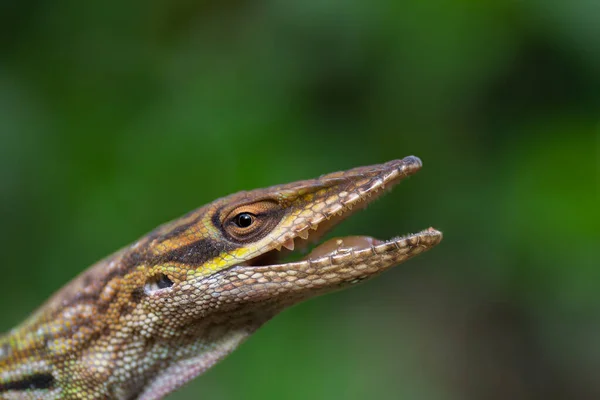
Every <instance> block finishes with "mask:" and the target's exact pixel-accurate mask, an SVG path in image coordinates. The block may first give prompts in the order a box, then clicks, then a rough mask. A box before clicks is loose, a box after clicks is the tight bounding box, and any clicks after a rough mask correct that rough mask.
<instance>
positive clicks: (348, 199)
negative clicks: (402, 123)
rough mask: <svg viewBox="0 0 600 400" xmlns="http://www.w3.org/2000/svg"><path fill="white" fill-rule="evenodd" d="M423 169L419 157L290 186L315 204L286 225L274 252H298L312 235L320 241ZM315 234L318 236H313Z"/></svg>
mask: <svg viewBox="0 0 600 400" xmlns="http://www.w3.org/2000/svg"><path fill="white" fill-rule="evenodd" d="M422 166H423V163H422V162H421V160H420V159H419V158H418V157H415V156H408V157H405V158H403V159H400V160H393V161H389V162H387V163H385V164H377V165H372V166H366V167H358V168H353V169H350V170H347V171H340V172H334V173H331V174H327V175H323V176H321V177H320V178H318V179H315V180H311V181H303V182H299V183H296V184H290V185H289V186H288V188H286V189H287V190H289V191H290V192H292V191H294V192H297V191H299V190H302V191H305V192H307V193H308V194H309V195H310V196H311V201H310V202H308V203H307V204H306V205H304V206H303V207H302V208H301V209H299V210H298V212H296V213H295V214H293V215H292V216H291V217H288V218H287V220H286V221H284V222H283V224H282V225H283V226H282V228H283V233H282V234H281V235H280V237H279V238H278V239H277V240H275V241H273V242H272V243H271V245H270V246H269V247H270V249H278V250H280V249H281V247H286V248H288V249H289V250H294V247H295V245H294V240H295V239H298V238H300V239H305V240H306V239H307V237H308V236H309V235H310V237H311V239H313V240H317V239H319V238H320V237H321V236H322V235H323V234H325V233H326V232H327V231H328V230H329V229H331V228H332V227H334V226H335V225H337V224H338V223H340V222H341V221H342V220H344V219H346V218H348V217H349V216H350V215H352V214H353V213H354V212H356V211H357V210H360V209H362V208H364V207H366V206H367V204H369V203H370V202H372V201H373V200H375V199H376V198H378V197H379V196H380V195H381V194H383V193H384V189H388V190H390V189H391V188H392V187H394V186H395V185H396V184H398V183H399V182H400V181H401V180H403V179H404V178H407V177H409V176H411V175H413V174H415V173H416V172H417V171H419V170H420V169H421V167H422ZM284 192H285V190H284ZM313 230H314V231H316V232H311V231H313Z"/></svg>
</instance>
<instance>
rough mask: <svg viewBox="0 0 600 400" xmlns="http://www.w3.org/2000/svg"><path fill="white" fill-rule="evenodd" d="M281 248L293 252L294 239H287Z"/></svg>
mask: <svg viewBox="0 0 600 400" xmlns="http://www.w3.org/2000/svg"><path fill="white" fill-rule="evenodd" d="M283 247H285V248H286V249H288V250H294V239H288V240H286V241H285V243H283Z"/></svg>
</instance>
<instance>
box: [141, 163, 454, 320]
mask: <svg viewBox="0 0 600 400" xmlns="http://www.w3.org/2000/svg"><path fill="white" fill-rule="evenodd" d="M421 166H422V164H421V160H420V159H419V158H417V157H414V156H410V157H406V158H404V159H402V160H395V161H390V162H388V163H385V164H380V165H374V166H368V167H359V168H354V169H351V170H348V171H342V172H335V173H331V174H327V175H323V176H321V177H319V178H317V179H313V180H305V181H299V182H294V183H290V184H285V185H279V186H273V187H270V188H266V189H258V190H253V191H248V192H240V193H236V194H234V195H231V196H228V197H224V198H222V199H219V200H217V201H215V202H214V203H212V204H210V205H208V206H206V207H204V208H202V209H200V210H199V211H197V212H195V213H191V214H190V215H188V216H186V217H184V218H183V219H181V220H179V221H177V222H175V223H174V224H169V225H166V226H164V227H161V228H159V229H158V230H157V232H156V233H155V235H154V239H153V240H152V242H151V245H150V246H149V248H151V249H152V250H153V251H154V252H155V257H156V260H157V261H158V262H155V263H154V264H155V268H154V269H152V268H151V269H148V270H147V278H148V279H149V280H148V281H147V282H148V283H147V284H146V295H148V296H149V297H151V298H152V296H156V298H157V300H159V299H161V298H163V297H164V296H173V295H180V296H184V294H185V298H187V299H188V301H189V303H194V304H197V303H201V304H202V307H192V308H193V309H195V310H197V312H198V314H199V315H200V316H202V315H205V314H206V313H209V312H211V311H213V310H217V309H226V310H229V309H231V308H240V309H243V310H245V311H252V309H253V308H256V309H257V310H258V309H260V311H261V312H265V313H267V314H269V313H272V314H274V313H276V312H277V311H278V310H280V309H281V308H284V307H286V306H289V305H291V304H293V303H296V302H298V301H301V300H303V299H305V298H308V297H313V296H315V295H319V294H322V293H326V292H329V291H333V290H336V289H340V288H343V287H346V286H349V285H353V284H356V283H357V282H360V281H363V280H366V279H368V278H371V277H373V276H375V275H377V274H379V273H381V272H383V271H385V270H387V269H389V268H390V267H392V266H394V265H397V264H399V263H401V262H403V261H405V260H407V259H409V258H411V257H413V256H415V255H417V254H419V253H421V252H423V251H425V250H428V249H430V248H431V247H433V246H435V245H436V244H438V243H439V242H440V240H441V238H442V234H441V233H440V232H439V231H437V230H435V229H433V228H429V229H426V230H424V231H421V232H419V233H415V234H410V235H405V236H399V237H395V238H393V239H390V240H379V239H375V238H372V237H368V236H351V237H345V238H336V239H331V240H328V241H326V242H324V243H321V244H318V243H319V240H320V238H321V237H322V236H323V235H324V234H325V233H326V232H327V231H329V230H330V229H331V228H332V227H334V226H335V225H337V224H338V223H340V222H341V221H342V220H344V219H346V218H347V217H348V216H350V215H352V214H353V213H355V212H356V211H357V210H360V209H362V208H364V207H365V206H366V205H367V204H369V203H370V202H371V201H373V200H374V199H376V198H377V197H379V196H380V195H381V194H383V193H385V189H391V188H392V187H393V186H394V185H396V184H397V183H399V182H400V181H401V180H402V179H404V178H406V177H408V176H410V175H412V174H414V173H416V172H417V171H418V170H419V169H420V168H421ZM315 244H317V246H316V247H315V248H314V249H313V250H312V251H311V252H309V253H308V254H305V255H304V256H303V257H302V258H301V259H299V260H296V261H289V262H285V260H287V259H289V253H301V252H303V251H306V249H307V248H308V247H309V246H311V245H315ZM186 312H190V310H189V309H187V310H186Z"/></svg>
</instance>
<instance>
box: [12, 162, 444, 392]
mask: <svg viewBox="0 0 600 400" xmlns="http://www.w3.org/2000/svg"><path fill="white" fill-rule="evenodd" d="M421 165H422V164H421V160H419V159H418V158H417V157H414V156H410V157H406V158H404V159H402V160H395V161H390V162H388V163H385V164H381V165H373V166H368V167H360V168H354V169H350V170H347V171H342V172H336V173H331V174H328V175H324V176H321V177H320V178H317V179H313V180H306V181H299V182H294V183H289V184H285V185H279V186H273V187H270V188H266V189H258V190H252V191H247V192H240V193H236V194H233V195H230V196H227V197H224V198H221V199H218V200H216V201H214V202H212V203H210V204H208V205H206V206H204V207H201V208H199V209H197V210H195V211H192V212H190V213H189V214H187V215H185V216H183V217H181V218H179V219H177V220H175V221H173V222H170V223H167V224H165V225H163V226H160V227H158V228H157V229H155V230H154V231H152V232H150V233H149V234H148V235H146V236H144V237H142V238H141V239H139V240H138V241H136V242H135V243H133V244H131V245H130V246H128V247H126V248H124V249H122V250H120V251H117V252H116V253H114V254H113V255H111V256H109V257H107V258H106V259H104V260H102V261H100V262H98V263H97V264H95V265H93V266H92V267H90V268H89V269H88V270H86V271H84V272H83V273H82V274H81V275H79V276H78V277H77V278H75V279H74V280H73V281H71V282H70V283H69V284H67V285H66V286H64V287H63V288H62V289H61V290H59V291H58V292H57V293H56V294H55V295H54V296H53V297H51V298H50V299H49V300H48V301H47V302H46V303H45V304H44V305H42V306H41V307H40V308H39V309H38V310H37V311H36V312H35V313H34V314H33V315H31V316H30V317H29V318H28V319H27V320H26V321H25V322H23V323H22V324H21V325H19V326H18V327H16V328H14V329H13V330H12V331H10V332H9V333H7V334H6V335H5V336H3V337H1V338H0V397H1V398H4V399H143V400H153V399H160V398H162V397H164V396H166V395H167V394H168V393H170V392H172V391H174V390H176V389H177V388H179V387H180V386H181V385H183V384H184V383H186V382H188V381H189V380H191V379H192V378H194V377H196V376H198V375H200V374H201V373H202V372H204V371H206V370H207V369H208V368H210V367H211V366H212V365H214V364H215V363H216V362H218V361H219V360H221V359H222V358H223V357H225V356H226V355H227V354H229V353H230V352H231V351H232V350H234V349H235V348H236V347H237V346H238V345H239V344H240V343H241V342H242V341H243V340H244V339H246V338H247V337H248V336H249V335H251V334H252V333H253V332H254V331H256V330H257V329H258V328H259V327H260V326H261V325H263V324H264V323H265V322H266V321H268V320H269V319H271V318H272V317H273V316H275V315H276V314H277V313H279V312H280V311H282V310H283V309H285V308H287V307H289V306H291V305H293V304H296V303H298V302H300V301H303V300H305V299H308V298H311V297H315V296H318V295H321V294H324V293H327V292H331V291H333V290H338V289H342V288H345V287H349V286H352V285H354V284H356V283H358V282H360V281H364V280H366V279H368V278H371V277H373V276H375V275H377V274H379V273H381V272H383V271H385V270H387V269H389V268H391V267H392V266H394V265H397V264H399V263H401V262H403V261H406V260H407V259H409V258H411V257H414V256H416V255H417V254H420V253H422V252H423V251H425V250H428V249H430V248H432V247H433V246H435V245H437V244H438V243H439V242H440V240H441V239H442V234H441V233H440V232H439V231H437V230H435V229H433V228H429V229H426V230H424V231H422V232H419V233H416V234H411V235H406V236H402V237H396V238H393V239H390V240H386V241H383V240H377V239H374V238H371V237H366V236H353V237H346V238H338V239H331V240H329V241H326V242H325V243H323V244H321V245H319V246H317V247H316V248H315V249H314V250H313V251H312V252H310V253H308V255H306V256H305V257H303V258H301V259H300V260H298V261H289V262H285V258H284V257H285V255H286V254H287V253H290V252H293V251H297V250H298V249H299V248H305V247H306V246H307V245H308V244H309V243H315V242H317V241H318V240H319V239H320V238H321V237H322V235H323V234H324V233H325V232H327V231H328V230H329V229H330V228H332V227H333V226H335V225H336V224H337V223H339V222H340V221H341V220H343V219H345V218H346V217H348V216H349V215H351V214H352V213H353V212H355V211H356V210H358V209H361V208H363V207H364V206H365V205H367V204H368V203H369V202H370V201H371V200H372V199H374V198H376V197H378V196H379V195H380V194H382V193H384V189H389V188H391V187H392V186H394V185H395V184H396V183H398V182H400V181H401V180H402V179H403V178H405V177H407V176H410V175H412V174H414V173H415V172H417V171H418V170H419V169H420V168H421Z"/></svg>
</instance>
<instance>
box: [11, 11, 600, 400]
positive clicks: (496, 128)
mask: <svg viewBox="0 0 600 400" xmlns="http://www.w3.org/2000/svg"><path fill="white" fill-rule="evenodd" d="M598 15H600V2H598V1H594V0H573V1H568V2H567V1H549V0H528V1H518V2H511V1H508V2H507V1H493V0H483V1H469V0H420V1H392V0H390V1H384V0H378V1H361V0H345V1H341V0H328V1H322V0H305V1H301V2H299V1H282V0H268V1H224V2H216V1H200V0H144V1H141V0H128V1H112V0H111V1H96V2H85V1H73V0H52V1H50V0H35V1H34V0H28V1H15V0H13V1H3V2H1V3H0V48H1V50H0V51H1V53H0V54H1V56H0V221H1V226H2V228H1V229H0V254H1V255H2V258H1V261H0V263H1V264H2V272H3V279H2V281H3V285H2V287H3V290H1V291H0V305H1V309H0V312H1V318H0V331H6V330H8V329H10V327H11V326H13V325H15V324H17V323H18V322H20V321H21V320H22V319H24V318H25V317H26V315H28V313H30V312H31V311H32V310H33V309H34V308H35V307H36V306H38V305H39V304H40V303H41V302H43V301H44V299H46V298H47V297H48V296H49V295H50V294H51V293H53V292H54V291H55V290H57V289H58V288H59V287H60V286H61V285H62V284H64V283H65V282H67V281H68V280H69V279H70V278H72V277H73V276H75V275H76V274H77V273H78V272H79V271H81V270H82V269H84V268H86V267H87V266H88V265H90V264H92V263H93V262H95V261H96V260H98V259H100V258H102V257H103V256H105V255H107V254H109V253H111V252H112V251H114V250H115V249H118V248H120V247H122V246H123V245H125V244H127V243H129V242H131V241H133V240H135V239H136V238H137V237H139V236H141V235H143V234H144V233H146V232H147V231H149V230H151V229H152V228H154V227H155V226H157V225H158V224H160V223H162V222H165V221H167V220H169V219H173V218H176V217H178V216H180V215H181V214H183V213H185V212H187V211H189V210H191V209H193V208H196V207H198V206H200V205H202V204H204V203H206V202H209V201H211V200H213V199H215V198H217V197H220V196H223V195H226V194H228V193H232V192H236V191H239V190H242V189H251V188H255V187H263V186H268V185H271V184H276V183H283V182H288V181H293V180H297V179H303V178H311V177H314V176H317V175H320V174H322V173H325V172H330V171H335V170H340V169H346V168H350V167H353V166H358V165H365V164H372V163H380V162H384V161H387V160H390V159H394V158H401V157H404V156H406V155H410V154H415V155H418V156H419V157H421V158H422V159H423V161H424V168H423V170H422V171H421V172H420V173H419V174H417V176H415V177H413V178H411V179H410V180H408V181H407V182H405V183H403V184H402V185H400V186H399V187H398V188H397V189H396V190H395V191H394V192H393V193H392V194H390V195H388V196H386V197H385V198H383V199H381V200H379V201H378V202H376V203H375V204H373V205H372V206H371V207H369V209H368V210H366V211H365V212H362V213H360V214H357V215H356V216H354V217H353V218H351V219H350V220H348V221H347V222H345V223H344V224H343V225H342V226H340V227H339V228H338V229H336V231H335V232H334V233H333V235H334V236H336V235H344V234H370V235H374V236H377V237H382V238H387V237H390V236H394V235H397V234H401V233H406V232H410V231H417V230H421V229H424V228H427V227H429V226H434V227H436V228H438V229H440V230H442V231H444V233H445V238H444V241H443V242H442V244H441V245H440V246H439V247H437V248H436V249H434V250H433V251H431V252H429V253H427V254H424V255H422V256H420V257H418V258H417V259H415V260H412V261H411V262H409V263H407V264H404V265H402V266H400V267H398V268H395V269H394V270H392V271H390V272H389V273H387V274H386V275H384V276H383V277H380V278H379V279H376V280H373V281H370V282H368V283H366V284H364V285H361V286H359V287H357V288H354V289H352V290H347V291H344V292H341V293H337V294H333V295H328V296H325V297H322V298H318V299H314V300H311V301H309V302H306V303H304V304H302V305H299V306H297V307H294V308H292V309H290V310H288V311H286V312H285V313H283V314H282V315H280V316H279V317H277V318H275V319H274V320H273V321H272V322H270V323H269V324H268V325H266V326H265V327H264V328H263V329H261V330H260V331H259V332H258V333H257V334H256V335H254V336H252V337H251V338H250V340H249V341H248V342H246V343H245V344H244V345H243V346H242V347H241V348H240V349H239V350H238V351H236V352H234V353H233V354H232V355H231V356H230V357H229V358H227V359H226V360H225V361H224V362H223V363H221V364H219V365H218V366H216V367H215V368H214V369H212V370H210V371H209V372H208V373H206V374H205V375H204V376H202V377H201V378H199V379H197V380H195V381H194V382H193V383H192V384H190V385H188V386H186V387H185V388H184V389H183V390H181V391H179V392H177V393H175V394H173V395H172V396H171V397H170V399H173V400H176V399H180V400H183V399H197V398H204V399H298V400H300V399H432V400H447V399H550V398H556V399H567V398H568V399H598V398H600V379H599V378H598V376H599V375H598V374H599V371H600V268H599V267H600V256H599V253H600V211H599V208H600V207H599V202H600V189H599V186H600V178H599V176H600V172H599V170H600V157H599V151H600V139H599V136H598V126H599V125H598V123H599V117H600V113H599V110H600V108H599V105H600V101H599V100H600V92H599V89H600V24H599V23H598Z"/></svg>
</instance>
